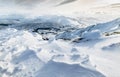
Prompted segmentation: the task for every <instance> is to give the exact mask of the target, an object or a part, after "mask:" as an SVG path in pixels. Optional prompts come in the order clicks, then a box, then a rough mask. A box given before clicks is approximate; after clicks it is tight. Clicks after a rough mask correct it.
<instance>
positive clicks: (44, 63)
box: [0, 16, 120, 77]
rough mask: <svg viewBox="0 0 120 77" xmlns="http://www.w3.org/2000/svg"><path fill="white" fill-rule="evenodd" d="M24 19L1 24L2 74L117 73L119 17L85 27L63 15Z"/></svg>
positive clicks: (102, 76) (81, 76) (112, 76)
mask: <svg viewBox="0 0 120 77" xmlns="http://www.w3.org/2000/svg"><path fill="white" fill-rule="evenodd" d="M51 19H52V20H51ZM23 20H24V21H23ZM23 20H18V21H17V22H15V21H16V19H15V20H14V19H13V20H12V21H14V23H11V24H8V22H7V23H6V24H8V25H6V26H5V22H6V21H4V24H1V25H0V26H1V29H0V76H1V77H119V76H120V74H119V71H120V70H119V68H118V67H119V63H120V61H119V59H120V56H119V54H120V52H119V50H120V40H119V39H120V32H119V31H120V19H119V18H118V19H115V20H112V21H109V22H106V23H100V24H97V23H96V24H95V25H90V26H86V27H82V25H83V24H81V23H79V22H78V20H77V19H76V20H75V19H74V20H73V19H72V18H68V17H63V16H48V17H44V16H43V17H39V18H37V19H29V20H28V19H23ZM7 21H11V19H9V20H7ZM63 21H64V22H63ZM1 22H3V21H1Z"/></svg>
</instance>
